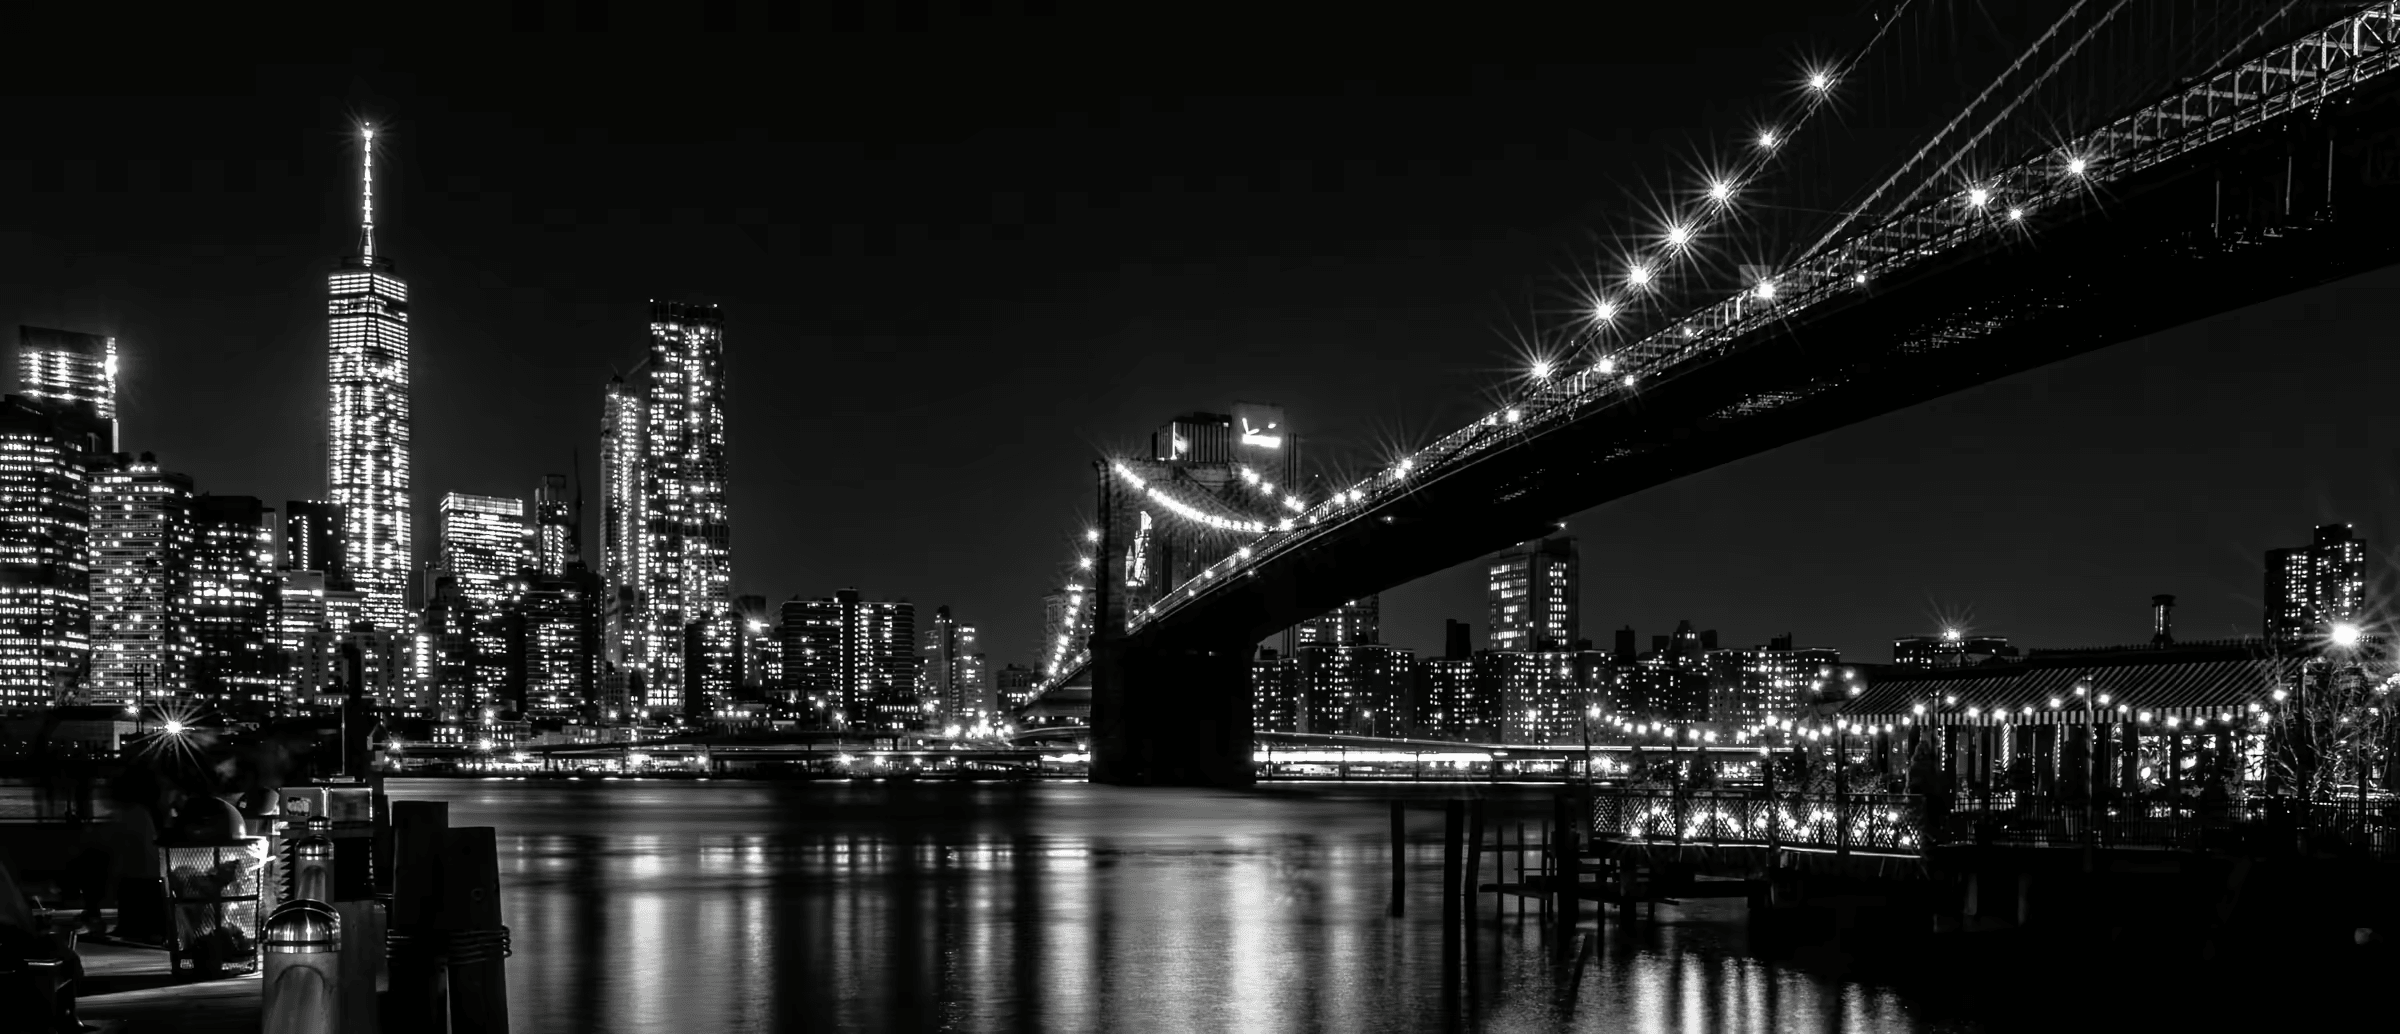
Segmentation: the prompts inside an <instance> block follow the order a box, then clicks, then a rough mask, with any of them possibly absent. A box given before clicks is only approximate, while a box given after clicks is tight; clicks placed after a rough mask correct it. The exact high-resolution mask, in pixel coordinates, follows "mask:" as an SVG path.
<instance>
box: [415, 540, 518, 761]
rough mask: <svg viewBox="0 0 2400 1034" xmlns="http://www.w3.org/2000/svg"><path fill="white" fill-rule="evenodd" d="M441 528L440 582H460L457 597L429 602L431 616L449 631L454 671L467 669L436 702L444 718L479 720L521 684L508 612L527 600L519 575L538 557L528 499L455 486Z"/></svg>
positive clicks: (453, 674)
mask: <svg viewBox="0 0 2400 1034" xmlns="http://www.w3.org/2000/svg"><path fill="white" fill-rule="evenodd" d="M439 528H440V530H439V531H438V532H437V533H436V534H437V538H438V540H439V545H440V551H441V555H440V556H439V557H438V558H436V560H435V561H434V578H435V581H436V586H439V585H442V584H449V585H454V586H455V587H456V588H455V592H456V596H455V598H451V597H447V596H444V597H443V598H442V599H441V601H440V605H439V606H438V607H437V606H434V605H431V604H430V603H429V605H428V606H427V608H426V611H427V615H428V616H427V619H426V620H427V622H428V624H429V626H434V627H436V631H437V634H439V635H443V636H444V638H443V639H442V640H441V641H442V642H443V643H444V644H445V645H446V646H447V647H448V648H449V649H450V651H451V657H450V660H451V663H452V666H453V669H459V666H463V669H461V670H464V671H466V672H468V673H469V674H467V676H466V683H467V687H466V688H463V689H462V688H460V687H459V679H458V677H457V675H458V670H452V671H451V672H450V677H449V678H448V679H447V680H446V681H444V682H443V683H442V685H443V686H444V687H445V688H444V689H443V690H442V691H441V692H440V693H438V694H437V698H438V699H437V704H438V706H441V707H442V708H443V709H444V710H445V711H446V712H448V713H447V715H446V717H450V718H454V719H457V720H462V721H463V720H473V719H475V718H476V717H477V716H479V715H480V714H481V712H482V710H483V709H485V708H493V707H498V706H500V705H499V703H498V702H499V701H500V700H501V699H502V698H504V697H508V696H509V695H510V689H511V683H512V682H518V683H521V680H519V679H512V678H511V674H510V672H511V669H512V668H513V667H515V665H514V664H513V663H512V657H511V651H510V618H509V616H508V612H510V611H512V610H514V609H515V608H516V607H517V605H518V603H519V602H520V601H521V600H520V594H521V593H522V591H523V590H524V589H525V587H526V583H525V580H524V579H523V578H521V577H519V576H520V575H521V574H522V573H523V572H524V570H525V568H526V567H528V566H530V564H531V560H532V558H531V557H529V556H527V555H526V548H525V545H526V538H527V536H526V534H525V501H524V500H522V499H505V498H501V497H499V496H488V495H467V494H464V493H460V492H451V493H449V494H446V495H444V496H442V505H441V511H440V526H439ZM436 586H429V587H428V594H427V598H428V600H429V601H431V600H432V599H433V598H434V597H435V596H436V595H438V594H439V593H438V590H437V589H436ZM437 609H438V610H441V611H442V614H441V616H440V618H439V620H437V619H436V618H435V617H434V616H433V612H434V611H435V610H437ZM517 688H519V689H521V688H522V687H521V684H520V685H519V686H518V687H517Z"/></svg>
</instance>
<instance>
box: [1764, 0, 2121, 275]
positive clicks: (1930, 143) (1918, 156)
mask: <svg viewBox="0 0 2400 1034" xmlns="http://www.w3.org/2000/svg"><path fill="white" fill-rule="evenodd" d="M2087 2H2089V0H2075V4H2074V6H2072V7H2069V8H2067V10H2066V13H2064V14H2061V15H2059V16H2058V20H2057V21H2055V22H2052V23H2050V27H2049V28H2048V29H2046V30H2044V31H2043V32H2042V34H2041V36H2040V37H2039V38H2037V39H2035V40H2034V41H2033V45H2032V46H2029V47H2026V48H2025V52H2024V53H2022V54H2019V55H2017V59H2016V60H2015V61H2012V62H2010V63H2009V66H2008V67H2007V68H2005V69H2003V70H2001V72H2000V75H1999V76H1998V77H1997V78H1994V79H1993V80H1992V82H1991V85H1989V86H1986V87H1984V88H1983V92H1982V93H1979V94H1976V95H1975V99H1974V100H1971V101H1968V102H1967V106H1966V107H1965V108H1963V109H1961V110H1960V111H1959V113H1958V114H1957V115H1956V116H1954V117H1952V118H1951V119H1950V123H1949V124H1948V125H1945V126H1943V127H1942V128H1941V130H1940V131H1939V132H1936V133H1934V134H1933V138H1932V139H1930V140H1927V141H1925V146H1924V147H1921V148H1918V149H1917V153H1915V154H1913V155H1910V156H1909V158H1908V160H1907V161H1904V162H1901V163H1900V167H1899V168H1897V169H1894V170H1892V174H1891V176H1890V177H1888V178H1886V179H1885V180H1884V181H1883V183H1882V184H1880V185H1878V186H1877V187H1876V188H1875V189H1874V190H1872V191H1869V192H1868V193H1867V197H1866V199H1865V200H1863V201H1860V202H1859V203H1858V205H1857V207H1854V208H1852V209H1851V210H1850V211H1848V212H1845V213H1843V215H1842V217H1841V218H1840V219H1836V220H1834V223H1833V225H1832V226H1831V227H1828V228H1827V229H1826V231H1825V234H1824V235H1823V236H1821V237H1819V238H1817V242H1816V243H1814V244H1811V245H1809V246H1808V250H1806V251H1803V252H1801V253H1800V254H1801V256H1802V257H1806V256H1809V255H1814V254H1816V253H1818V252H1820V251H1823V250H1825V246H1826V245H1827V244H1830V243H1832V242H1833V240H1834V238H1836V237H1839V236H1841V234H1842V231H1844V230H1846V229H1849V228H1850V224H1851V223H1854V222H1857V221H1858V217H1859V216H1862V215H1865V214H1866V212H1867V209H1869V208H1873V207H1874V206H1875V202H1876V201H1878V200H1880V199H1881V198H1882V197H1883V195H1884V193H1885V192H1886V191H1889V190H1891V189H1892V185H1893V184H1895V183H1898V182H1900V178H1901V177H1902V176H1906V175H1908V170H1910V169H1911V168H1914V167H1915V166H1916V164H1917V163H1918V162H1920V161H1923V160H1924V159H1925V156H1926V155H1928V154H1931V153H1932V152H1933V149H1934V148H1936V147H1938V146H1940V145H1941V142H1942V140H1943V139H1944V138H1945V137H1948V136H1949V135H1950V134H1951V132H1952V131H1954V130H1956V129H1957V128H1958V127H1959V125H1960V124H1961V123H1963V122H1965V121H1966V120H1967V116H1969V115H1972V114H1974V113H1975V109H1977V108H1980V107H1982V106H1983V102H1984V101H1986V100H1989V99H1991V96H1992V94H1993V92H1994V91H1997V90H1998V89H2000V84H2002V83H2005V82H2007V81H2008V80H2009V77H2011V76H2014V75H2016V74H2017V70H2018V69H2020V68H2023V67H2025V63H2026V62H2028V61H2031V60H2033V56H2034V55H2035V54H2037V53H2040V52H2041V49H2042V47H2043V46H2045V45H2047V44H2048V43H2049V42H2050V39H2051V37H2054V36H2056V35H2058V33H2059V30H2061V29H2064V28H2066V25H2067V23H2068V22H2069V21H2072V20H2073V19H2074V17H2075V14H2076V12H2078V11H2081V10H2083V5H2084V4H2085V3H2087Z"/></svg>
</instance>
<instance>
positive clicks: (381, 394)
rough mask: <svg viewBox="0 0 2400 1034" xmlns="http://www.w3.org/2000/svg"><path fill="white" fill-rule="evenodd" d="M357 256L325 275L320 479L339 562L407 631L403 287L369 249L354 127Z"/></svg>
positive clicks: (365, 178)
mask: <svg viewBox="0 0 2400 1034" xmlns="http://www.w3.org/2000/svg"><path fill="white" fill-rule="evenodd" d="M359 158H360V166H359V168H360V188H361V190H360V195H359V197H360V209H359V214H360V220H359V235H358V254H356V255H353V256H350V257H347V258H344V259H343V260H342V264H341V267H340V268H338V269H336V270H334V271H333V274H332V276H331V277H330V278H329V279H328V283H327V286H328V294H329V296H330V298H329V304H328V306H327V307H326V317H327V334H326V344H327V348H326V359H327V368H326V375H327V376H326V380H327V383H328V387H329V388H330V389H331V391H330V406H329V413H328V416H329V422H330V425H331V426H330V432H331V433H330V434H329V435H328V436H327V443H328V446H329V447H328V449H327V456H326V479H325V480H326V485H327V488H328V494H329V496H330V497H331V499H332V502H333V503H334V504H335V505H336V506H339V507H341V512H342V538H343V540H344V541H343V543H342V546H343V549H342V559H343V561H344V566H346V567H347V568H348V569H349V574H350V578H351V581H352V582H353V583H354V584H356V585H357V587H358V589H359V590H360V592H362V593H363V594H364V595H365V598H366V605H365V614H364V617H365V620H366V621H368V622H369V623H370V624H372V625H373V626H374V627H375V629H376V630H378V631H384V632H390V633H393V634H404V633H406V632H408V631H410V629H409V627H408V621H407V614H406V603H405V600H406V596H407V592H406V589H407V585H408V578H409V573H410V571H409V568H410V554H409V489H408V425H409V416H408V284H407V283H406V282H405V281H402V280H401V279H400V278H399V277H397V276H395V275H393V273H392V261H391V259H389V258H386V257H384V256H382V255H378V254H376V253H375V129H374V127H373V126H361V127H359Z"/></svg>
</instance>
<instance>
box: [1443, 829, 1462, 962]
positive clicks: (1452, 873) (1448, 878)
mask: <svg viewBox="0 0 2400 1034" xmlns="http://www.w3.org/2000/svg"><path fill="white" fill-rule="evenodd" d="M1466 825H1467V802H1465V801H1447V802H1444V804H1443V807H1442V932H1443V935H1444V936H1452V935H1455V934H1457V932H1458V925H1459V924H1458V907H1459V898H1458V883H1459V875H1460V873H1459V870H1460V868H1461V863H1462V862H1464V861H1465V857H1464V855H1465V852H1464V851H1463V850H1462V848H1464V847H1465V846H1466V845H1464V844H1462V843H1460V842H1459V841H1461V840H1463V839H1464V838H1465V837H1466Z"/></svg>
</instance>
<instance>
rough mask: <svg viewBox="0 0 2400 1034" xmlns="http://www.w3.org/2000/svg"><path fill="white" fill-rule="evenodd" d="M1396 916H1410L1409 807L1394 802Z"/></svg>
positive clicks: (1393, 868) (1393, 855) (1394, 899)
mask: <svg viewBox="0 0 2400 1034" xmlns="http://www.w3.org/2000/svg"><path fill="white" fill-rule="evenodd" d="M1391 913H1392V914H1393V915H1395V916H1404V915H1407V914H1408V805H1407V803H1405V802H1402V801H1393V802H1392V908H1391Z"/></svg>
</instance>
